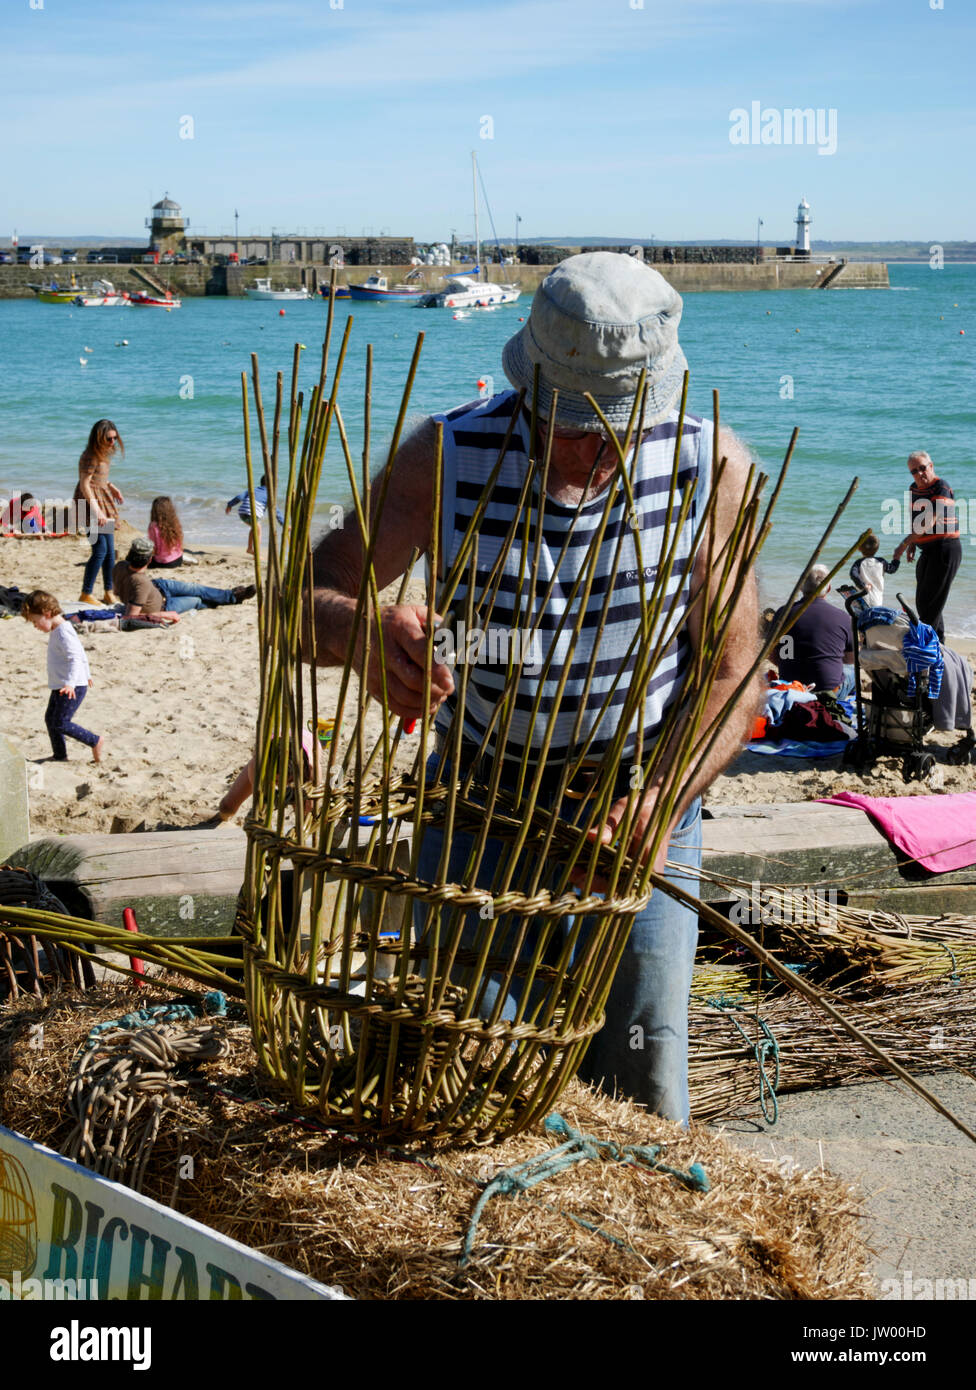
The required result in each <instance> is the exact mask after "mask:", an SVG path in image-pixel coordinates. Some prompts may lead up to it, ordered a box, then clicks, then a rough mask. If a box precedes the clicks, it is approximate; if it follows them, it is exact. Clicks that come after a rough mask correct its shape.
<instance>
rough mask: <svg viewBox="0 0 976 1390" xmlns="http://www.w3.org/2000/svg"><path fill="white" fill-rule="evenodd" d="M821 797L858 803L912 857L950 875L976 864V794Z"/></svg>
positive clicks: (839, 803)
mask: <svg viewBox="0 0 976 1390" xmlns="http://www.w3.org/2000/svg"><path fill="white" fill-rule="evenodd" d="M819 800H821V801H826V802H828V803H830V804H832V805H834V806H858V807H860V808H861V810H862V811H867V813H868V815H869V816H870V817H871V819H872V820H873V821H874V823H875V825H877V827H878V829H879V830H882V831H884V833H885V834H886V835H887V836H888V839H889V840H891V842H892V843H893V844H894V846H895V848H896V849H898V850H900V851H901V852H902V853H903V854H904V856H905V858H906V859H916V860H918V862H919V864H921V865H922V868H923V869H930V870H931V871H932V873H934V874H947V873H949V872H950V870H952V869H967V868H968V867H969V866H970V864H976V792H959V793H956V794H955V795H953V796H862V795H861V793H860V792H838V793H837V795H836V796H823V797H820V798H819Z"/></svg>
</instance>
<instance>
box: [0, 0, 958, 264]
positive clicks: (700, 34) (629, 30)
mask: <svg viewBox="0 0 976 1390" xmlns="http://www.w3.org/2000/svg"><path fill="white" fill-rule="evenodd" d="M935 3H937V0H643V3H642V4H641V3H640V0H481V2H480V3H473V0H452V2H451V3H450V4H448V3H445V2H444V0H440V3H437V2H436V0H341V3H340V0H314V3H313V2H312V0H281V3H263V2H262V0H255V2H254V3H250V0H241V3H233V4H232V3H227V2H226V0H211V2H210V3H207V2H206V0H203V3H196V4H191V3H183V0H174V2H173V3H169V4H165V5H162V4H155V3H152V4H151V3H148V0H127V3H116V2H114V0H4V3H3V6H2V53H0V119H2V122H3V129H4V131H5V133H6V138H5V140H4V144H3V153H2V155H0V159H2V166H0V167H2V177H0V236H3V237H7V236H9V235H10V233H11V231H12V230H13V229H14V227H16V228H18V230H20V231H21V232H22V233H25V232H26V233H30V232H38V233H45V234H62V235H82V234H85V233H90V234H112V233H114V234H116V235H120V236H122V235H126V236H136V235H140V234H141V233H142V230H143V220H144V218H145V216H146V215H147V213H148V211H149V209H150V207H151V205H152V203H154V202H155V201H156V200H157V199H158V198H160V197H162V195H163V193H164V191H167V190H168V191H169V194H170V196H171V197H173V198H175V199H176V200H177V201H178V202H179V203H180V204H181V205H182V207H183V210H184V213H185V215H186V216H188V217H189V218H190V220H191V224H192V226H191V230H193V229H196V230H199V231H201V232H203V231H209V232H219V231H221V230H232V229H233V225H234V223H233V214H234V209H235V207H236V208H237V209H238V210H239V212H240V229H241V233H242V234H246V233H248V232H250V231H252V230H254V231H258V230H267V229H269V228H271V227H272V226H274V227H275V228H276V229H277V230H278V231H280V232H288V231H298V230H307V231H308V232H313V231H317V230H322V231H326V232H329V231H334V232H339V231H345V232H346V233H348V234H350V235H353V234H359V233H360V232H362V231H364V230H370V231H372V232H375V233H379V232H381V231H386V232H389V233H390V234H393V235H395V234H397V233H405V234H408V235H414V236H416V237H417V238H418V239H419V240H426V239H437V240H441V239H443V240H448V239H449V238H450V235H451V231H452V229H456V230H457V233H458V235H459V236H460V237H467V236H470V235H471V232H472V214H471V175H470V151H471V150H472V149H474V150H476V151H477V153H478V156H479V160H480V164H481V168H482V174H483V177H484V180H485V183H486V186H487V190H488V196H489V198H490V200H491V205H492V211H493V212H494V214H495V220H496V223H497V225H498V228H499V233H500V235H502V236H504V237H511V236H512V235H513V233H514V227H515V215H516V213H518V214H520V216H521V219H522V221H521V230H522V234H523V235H524V236H539V235H546V234H563V235H573V236H585V235H607V236H616V235H620V236H626V237H641V238H646V237H650V236H652V235H653V236H654V237H655V238H656V239H658V240H668V239H682V240H684V239H692V238H701V239H707V238H710V237H719V236H722V237H741V238H743V239H749V238H752V237H753V236H755V232H756V221H757V218H758V217H762V218H763V221H764V226H763V237H764V239H767V240H777V241H786V240H787V239H792V235H793V227H792V217H793V215H794V212H795V209H796V204H797V202H798V200H799V198H800V197H801V195H805V196H806V197H807V198H808V199H809V201H810V204H811V207H812V211H813V217H814V223H813V235H814V237H815V238H816V237H819V238H825V239H839V238H850V239H855V240H889V239H899V238H905V239H922V240H931V241H939V240H951V239H957V238H964V239H976V186H974V180H973V178H972V168H973V164H974V153H976V95H974V93H976V84H974V83H973V82H972V79H971V67H972V55H973V53H974V52H976V6H973V4H972V0H944V7H943V8H942V9H933V8H932V5H933V4H935ZM32 5H33V7H32ZM753 102H759V103H760V105H761V108H762V109H764V110H768V109H774V110H780V111H781V110H783V109H784V108H796V107H803V108H806V107H810V108H814V109H815V110H816V109H821V110H823V111H824V112H825V113H827V112H829V111H831V110H833V111H835V112H836V131H837V150H836V153H834V154H827V155H823V154H820V153H818V150H817V148H816V146H815V145H785V144H781V145H775V144H756V145H752V144H749V145H744V146H742V145H733V144H732V143H730V140H729V133H730V128H731V126H730V113H731V112H732V111H733V110H734V109H736V108H746V109H751V105H752V103H753ZM186 116H190V117H192V134H193V138H192V139H181V138H180V129H181V118H183V117H186ZM484 117H490V118H491V125H490V126H489V125H488V123H486V122H485V121H484V119H483V118H484ZM183 129H184V131H186V130H188V126H187V124H186V123H185V122H184V124H183ZM483 131H484V132H485V133H490V134H491V136H492V138H489V139H484V138H481V136H482V132H483ZM483 230H487V219H486V218H485V219H483Z"/></svg>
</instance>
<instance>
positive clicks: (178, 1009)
mask: <svg viewBox="0 0 976 1390" xmlns="http://www.w3.org/2000/svg"><path fill="white" fill-rule="evenodd" d="M226 1014H227V996H226V995H225V994H224V993H222V991H221V990H219V989H211V990H208V991H207V993H206V994H205V995H204V996H203V999H202V1000H201V1001H200V1002H199V1003H195V1004H153V1005H152V1006H151V1007H149V1008H145V1009H136V1010H134V1011H133V1012H132V1013H131V1014H123V1015H122V1017H121V1018H113V1019H110V1020H109V1022H107V1023H96V1024H95V1026H94V1028H93V1029H92V1030H91V1032H90V1033H89V1034H88V1037H87V1039H86V1040H85V1044H84V1051H86V1052H87V1051H90V1050H91V1048H93V1047H97V1045H98V1038H99V1036H100V1035H101V1034H102V1033H106V1032H108V1030H109V1029H110V1028H148V1027H150V1025H151V1024H153V1023H192V1021H193V1020H194V1019H195V1018H222V1017H225V1016H226Z"/></svg>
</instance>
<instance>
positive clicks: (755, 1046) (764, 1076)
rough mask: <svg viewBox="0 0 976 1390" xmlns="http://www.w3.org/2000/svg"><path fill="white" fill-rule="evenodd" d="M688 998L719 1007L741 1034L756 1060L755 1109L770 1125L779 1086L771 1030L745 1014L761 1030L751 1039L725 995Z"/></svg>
mask: <svg viewBox="0 0 976 1390" xmlns="http://www.w3.org/2000/svg"><path fill="white" fill-rule="evenodd" d="M789 968H790V969H791V970H792V969H797V968H799V967H796V966H790V967H789ZM691 997H692V998H693V999H695V1000H696V1001H697V1002H698V1003H700V1004H705V1005H707V1006H708V1007H709V1008H712V1009H719V1010H721V1012H722V1013H724V1014H727V1015H728V1017H729V1022H730V1023H731V1024H732V1025H733V1026H734V1027H735V1028H737V1029H738V1030H739V1032H740V1033H741V1035H742V1039H743V1041H744V1042H745V1044H746V1046H747V1047H748V1048H750V1049H751V1050H752V1055H753V1056H754V1057H755V1059H756V1066H757V1067H758V1069H759V1108H760V1110H761V1111H762V1114H763V1119H764V1120H765V1121H766V1123H767V1124H768V1125H774V1124H775V1123H776V1121H777V1120H778V1119H779V1098H778V1097H777V1095H776V1088H777V1086H778V1085H779V1043H778V1042H777V1041H776V1037H775V1034H774V1033H773V1030H772V1029H771V1028H770V1026H769V1024H768V1023H767V1022H766V1020H765V1019H764V1018H760V1017H759V1015H758V1014H749V1015H748V1016H749V1017H750V1018H751V1019H752V1020H753V1021H754V1022H755V1023H758V1024H759V1027H760V1029H761V1030H762V1037H761V1038H760V1039H759V1040H758V1042H753V1041H752V1039H751V1038H750V1037H749V1034H748V1033H747V1032H746V1030H745V1029H744V1028H743V1027H742V1024H741V1023H740V1022H739V1020H738V1019H737V1018H733V1017H732V1014H733V1012H735V1013H745V1012H746V1011H745V1010H744V1009H743V1008H742V1004H741V1001H740V1000H738V999H733V998H731V997H730V996H729V995H726V994H719V995H716V996H715V998H714V999H707V998H704V997H702V996H700V995H692V996H691ZM770 1056H771V1057H772V1059H773V1064H774V1071H773V1079H772V1081H770V1079H769V1075H768V1073H767V1071H766V1062H767V1060H768V1059H769V1057H770ZM767 1096H768V1099H767Z"/></svg>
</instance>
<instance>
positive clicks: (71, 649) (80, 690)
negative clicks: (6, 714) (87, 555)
mask: <svg viewBox="0 0 976 1390" xmlns="http://www.w3.org/2000/svg"><path fill="white" fill-rule="evenodd" d="M21 612H22V615H23V617H24V618H26V619H27V621H28V622H29V623H31V624H32V626H34V627H36V628H37V630H38V632H47V633H49V634H50V636H49V638H48V644H47V683H48V686H49V687H50V690H51V696H50V699H49V700H48V704H47V712H46V714H45V715H44V722H45V724H46V725H47V731H48V735H49V737H50V739H51V751H52V753H53V755H54V761H55V762H58V763H63V762H66V761H67V757H68V750H67V748H66V746H65V742H64V740H65V737H67V738H76V739H77V740H78V742H79V743H84V744H86V745H87V746H88V747H89V748H90V749H91V750H92V757H93V758H94V759H95V761H96V763H100V762H101V761H102V754H103V752H104V749H105V740H104V738H102V737H101V736H100V735H99V734H93V733H92V732H91V730H90V729H83V728H82V727H81V725H80V724H75V723H73V722H72V721H73V718H74V716H75V714H76V713H77V712H78V707H79V705H80V704H81V702H82V700H83V699H84V698H85V696H86V695H87V694H88V689H89V686H90V685H91V683H92V680H91V672H90V671H89V669H88V657H87V656H86V655H85V649H84V647H83V646H82V645H81V643H80V642H79V641H78V634H77V633H76V632H75V630H74V628H73V627H72V626H71V624H70V623H69V622H66V621H65V617H64V614H63V613H62V611H61V605H60V604H59V603H58V601H57V599H56V598H55V597H54V595H53V594H48V593H45V591H44V590H43V589H35V590H34V591H33V593H30V594H28V595H27V599H26V601H25V603H24V606H23V609H22V610H21Z"/></svg>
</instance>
